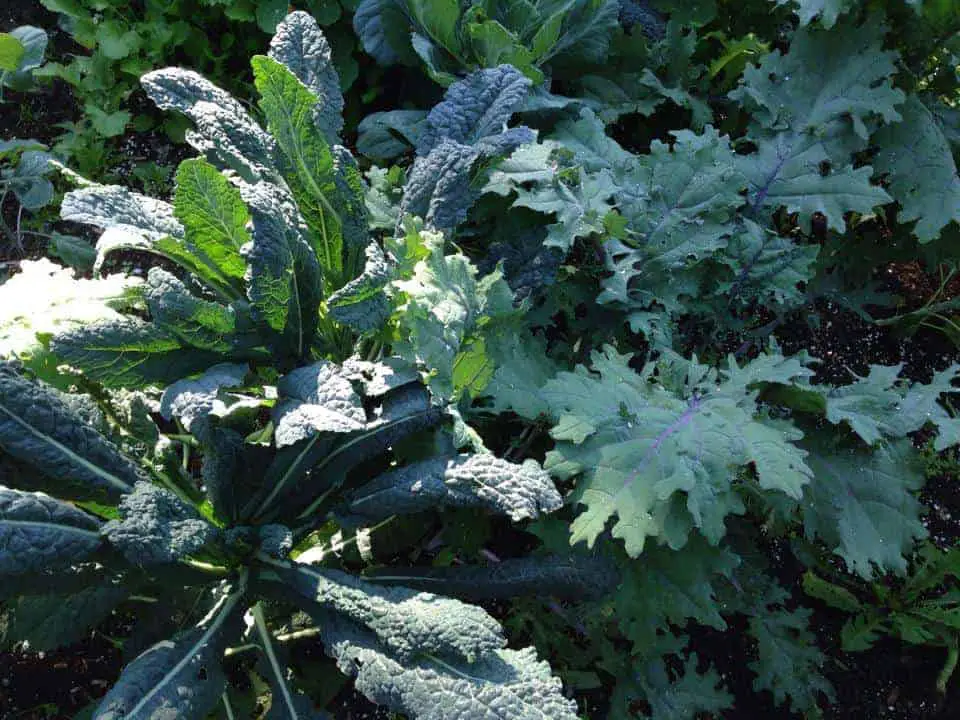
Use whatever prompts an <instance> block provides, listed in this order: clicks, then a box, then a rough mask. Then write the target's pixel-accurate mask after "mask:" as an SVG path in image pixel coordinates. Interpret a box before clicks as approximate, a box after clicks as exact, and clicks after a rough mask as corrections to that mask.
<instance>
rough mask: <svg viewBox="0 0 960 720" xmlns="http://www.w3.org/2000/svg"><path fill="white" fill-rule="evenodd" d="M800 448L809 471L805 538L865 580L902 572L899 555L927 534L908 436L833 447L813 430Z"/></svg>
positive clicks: (903, 564) (903, 566) (917, 470)
mask: <svg viewBox="0 0 960 720" xmlns="http://www.w3.org/2000/svg"><path fill="white" fill-rule="evenodd" d="M802 447H803V448H804V450H805V451H806V452H807V464H808V465H809V467H810V468H811V470H812V471H813V482H812V483H811V484H810V485H809V486H808V487H807V489H806V492H805V493H804V501H803V524H804V530H805V532H806V535H807V537H808V538H814V537H817V538H820V539H821V540H822V541H823V542H825V543H826V544H827V545H828V546H829V547H830V548H831V549H832V550H833V552H834V553H836V554H837V555H839V556H840V557H841V558H843V560H844V561H845V562H846V563H847V567H848V568H849V569H850V570H851V572H855V573H857V574H858V575H860V576H861V577H863V578H865V579H868V580H869V579H872V578H873V577H874V574H875V573H876V572H877V570H880V571H881V572H886V571H895V572H900V573H902V572H905V571H906V569H907V561H906V558H905V555H906V554H908V553H909V552H910V550H911V548H912V547H913V545H914V542H915V541H916V540H918V539H920V538H923V537H926V535H927V530H926V528H925V527H924V525H923V523H922V522H921V520H920V510H921V505H920V502H919V501H918V500H917V498H916V497H915V494H914V493H915V492H916V491H917V490H919V489H920V488H921V487H922V486H923V474H922V472H921V471H920V468H919V467H918V466H917V460H918V458H917V455H916V453H915V452H914V451H913V448H912V446H911V444H910V441H909V440H896V441H893V442H890V443H886V444H882V445H880V446H879V447H878V448H876V449H875V450H873V451H866V450H854V451H847V450H842V451H840V452H837V451H836V448H835V447H834V446H833V445H832V444H831V443H830V442H829V439H828V438H827V437H825V436H823V435H816V436H811V437H809V438H807V439H806V440H805V441H804V442H803V443H802Z"/></svg>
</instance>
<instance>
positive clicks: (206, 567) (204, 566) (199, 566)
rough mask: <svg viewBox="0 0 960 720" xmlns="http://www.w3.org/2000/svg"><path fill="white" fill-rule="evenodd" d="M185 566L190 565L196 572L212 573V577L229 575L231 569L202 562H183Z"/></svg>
mask: <svg viewBox="0 0 960 720" xmlns="http://www.w3.org/2000/svg"><path fill="white" fill-rule="evenodd" d="M182 562H183V564H184V565H189V566H190V567H192V568H195V569H196V570H200V571H201V572H205V573H210V574H211V575H229V574H230V568H226V567H223V566H222V565H211V564H210V563H205V562H202V561H200V560H183V561H182Z"/></svg>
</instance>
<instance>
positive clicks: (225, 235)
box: [173, 158, 250, 290]
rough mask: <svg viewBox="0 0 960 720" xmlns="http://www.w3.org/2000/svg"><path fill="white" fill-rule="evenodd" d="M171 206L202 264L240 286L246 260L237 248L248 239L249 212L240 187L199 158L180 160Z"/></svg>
mask: <svg viewBox="0 0 960 720" xmlns="http://www.w3.org/2000/svg"><path fill="white" fill-rule="evenodd" d="M176 182H177V187H176V192H175V194H174V201H173V208H174V213H175V214H176V216H177V219H178V220H179V221H180V222H181V223H182V224H183V227H184V229H185V231H186V237H187V241H188V242H189V244H190V246H192V247H193V248H195V249H196V250H197V251H198V253H199V254H201V256H202V257H203V258H204V259H205V260H206V261H207V262H206V263H205V264H206V265H207V267H209V268H210V272H214V273H216V274H218V275H221V276H222V277H224V279H225V280H226V281H227V282H229V283H231V284H236V285H237V286H238V287H239V288H240V289H241V290H242V287H243V285H242V283H239V282H237V281H241V280H242V279H243V276H244V272H245V271H246V263H244V261H243V258H242V257H241V256H240V248H242V247H243V246H244V245H245V244H246V243H248V242H249V241H250V233H249V232H248V231H247V223H248V222H249V221H250V213H248V212H247V208H246V207H245V206H244V204H243V200H242V199H241V198H240V191H239V190H237V188H235V187H234V186H233V185H231V184H230V182H229V181H228V180H227V179H226V178H225V177H224V176H223V175H221V174H220V173H219V172H217V170H216V168H214V167H213V166H212V165H210V163H208V162H206V161H205V160H203V159H200V158H196V159H191V160H184V161H183V162H182V163H180V167H178V168H177V179H176Z"/></svg>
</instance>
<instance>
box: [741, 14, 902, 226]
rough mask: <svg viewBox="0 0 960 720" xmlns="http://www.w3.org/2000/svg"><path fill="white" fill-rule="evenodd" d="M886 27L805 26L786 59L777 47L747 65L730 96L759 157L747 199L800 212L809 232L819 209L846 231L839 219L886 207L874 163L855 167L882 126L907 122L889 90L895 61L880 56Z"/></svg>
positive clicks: (751, 168) (896, 94)
mask: <svg viewBox="0 0 960 720" xmlns="http://www.w3.org/2000/svg"><path fill="white" fill-rule="evenodd" d="M884 33H885V28H883V27H882V25H881V24H880V23H879V22H878V21H876V20H871V21H869V22H868V23H867V24H866V25H864V26H862V27H857V26H855V25H853V24H852V23H851V22H845V23H843V24H841V25H839V26H838V27H837V28H836V29H835V30H833V31H831V32H826V31H818V30H813V29H811V28H802V29H800V30H798V31H797V32H796V33H795V34H794V36H793V40H792V42H791V44H790V50H789V52H788V53H787V54H786V55H783V54H782V53H781V52H780V51H779V50H775V51H773V52H771V53H769V54H768V55H766V56H765V57H764V58H763V60H762V61H761V63H760V64H759V65H758V66H748V67H747V69H746V70H745V71H744V75H743V80H742V81H741V85H740V87H739V88H737V89H736V90H734V91H733V92H731V93H730V97H731V98H732V99H734V100H737V101H739V102H741V103H742V104H743V106H744V107H745V109H746V110H748V111H749V112H750V113H751V117H752V123H751V127H750V130H749V134H748V138H749V140H750V141H751V142H753V143H754V144H755V145H756V146H757V152H756V153H754V154H752V155H747V156H744V157H743V158H742V159H741V162H740V167H741V170H742V171H743V173H744V175H746V176H747V179H748V181H749V188H748V196H747V197H748V201H749V203H750V205H751V206H752V207H753V208H755V209H760V208H767V209H769V211H770V212H773V211H775V210H776V209H777V208H778V207H780V206H784V207H786V208H787V210H788V211H790V212H799V213H800V221H801V223H802V224H803V225H804V227H807V228H809V226H810V220H811V218H812V216H813V213H814V212H821V213H823V214H824V215H825V216H826V217H827V221H828V223H829V225H830V227H834V228H838V229H840V230H842V229H843V222H844V220H843V214H844V213H845V212H847V211H850V210H853V211H856V212H859V213H869V212H871V211H872V209H873V207H874V206H876V205H881V204H884V203H887V202H890V196H889V195H887V193H886V192H884V191H883V189H882V188H879V187H876V186H873V185H871V184H870V183H869V180H870V176H871V174H872V169H871V168H870V167H869V166H864V167H858V168H856V169H854V168H853V166H852V164H851V154H852V153H853V152H856V151H859V150H861V149H863V147H864V145H865V144H866V140H867V138H868V137H869V135H870V132H871V127H868V125H870V126H872V125H874V124H875V122H876V120H877V119H878V118H879V120H881V121H883V122H887V123H890V122H894V121H897V120H900V119H901V116H900V113H899V112H898V111H897V110H896V108H895V106H896V105H899V104H900V103H902V102H903V100H904V97H905V96H904V94H903V92H902V91H900V90H898V89H896V88H894V87H893V86H892V82H891V78H892V75H893V73H894V72H895V71H896V65H895V60H896V58H897V54H896V53H895V52H892V51H884V50H882V43H883V37H884Z"/></svg>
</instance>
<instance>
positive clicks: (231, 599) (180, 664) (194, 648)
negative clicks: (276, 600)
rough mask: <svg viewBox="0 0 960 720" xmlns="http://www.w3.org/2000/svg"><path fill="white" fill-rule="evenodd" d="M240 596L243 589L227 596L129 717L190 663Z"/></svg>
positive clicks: (134, 714)
mask: <svg viewBox="0 0 960 720" xmlns="http://www.w3.org/2000/svg"><path fill="white" fill-rule="evenodd" d="M242 596H243V591H240V592H236V593H234V594H232V595H230V596H228V597H227V599H226V600H225V601H224V603H223V605H222V607H221V608H220V610H219V612H218V614H217V616H216V617H215V618H214V620H213V622H211V623H210V625H209V627H207V629H206V630H204V631H203V634H202V635H201V636H200V637H199V638H197V640H196V642H194V643H193V645H191V647H190V648H189V650H188V652H186V653H184V654H183V657H181V658H180V660H178V661H177V663H176V665H174V666H173V667H172V668H171V669H170V670H169V671H167V672H166V673H164V675H163V677H162V678H161V679H160V680H159V681H158V682H157V684H156V685H154V686H153V687H152V688H151V689H150V690H149V692H147V694H146V695H144V696H143V697H142V698H141V699H140V701H139V702H138V703H137V704H136V705H135V706H134V707H133V708H132V709H131V710H130V712H129V713H128V716H129V717H131V718H134V717H137V713H138V712H140V710H141V709H142V708H143V707H144V706H145V705H146V704H147V703H148V702H150V700H152V699H153V698H154V696H155V695H156V694H157V693H159V692H161V691H162V690H163V689H164V687H165V686H166V685H167V684H168V683H170V682H171V680H173V679H174V678H176V677H177V675H179V674H180V672H181V671H182V670H183V668H184V667H186V666H187V665H188V664H189V663H190V661H191V660H193V658H194V657H196V655H197V653H198V652H199V651H200V649H201V648H202V647H203V646H204V645H205V644H206V643H207V642H209V640H210V638H211V637H212V636H213V634H214V633H215V632H216V631H217V630H219V629H220V627H221V626H222V625H223V623H224V622H226V619H227V617H228V616H229V615H230V612H231V611H232V610H233V608H234V607H235V606H236V604H237V603H238V602H240V598H241V597H242Z"/></svg>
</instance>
